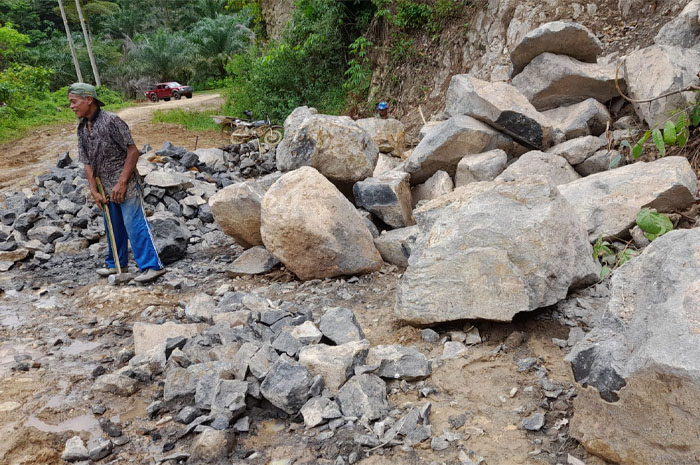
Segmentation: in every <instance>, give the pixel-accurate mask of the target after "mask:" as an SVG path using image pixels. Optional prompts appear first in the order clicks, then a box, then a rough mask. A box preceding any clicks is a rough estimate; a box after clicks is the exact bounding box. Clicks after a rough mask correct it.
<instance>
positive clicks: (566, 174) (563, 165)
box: [496, 150, 581, 186]
mask: <svg viewBox="0 0 700 465" xmlns="http://www.w3.org/2000/svg"><path fill="white" fill-rule="evenodd" d="M533 176H542V177H544V178H546V179H547V180H548V181H549V182H550V183H552V184H553V185H555V186H558V185H560V184H568V183H570V182H572V181H575V180H577V179H579V178H580V177H581V176H579V175H578V173H576V171H575V170H574V169H573V168H572V166H571V165H570V164H569V162H567V161H566V159H565V158H563V157H560V156H559V155H554V154H552V153H544V152H539V151H537V150H533V151H532V152H527V153H526V154H525V155H521V156H520V158H518V159H517V160H516V161H515V163H513V164H511V165H510V166H508V168H506V169H505V171H503V172H502V173H501V174H500V175H498V177H497V178H496V181H517V180H521V179H526V178H529V177H533Z"/></svg>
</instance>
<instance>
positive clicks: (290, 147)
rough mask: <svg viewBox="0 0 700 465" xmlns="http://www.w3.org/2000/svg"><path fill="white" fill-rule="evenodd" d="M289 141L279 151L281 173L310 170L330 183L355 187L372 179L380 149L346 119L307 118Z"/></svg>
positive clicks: (337, 117) (278, 163)
mask: <svg viewBox="0 0 700 465" xmlns="http://www.w3.org/2000/svg"><path fill="white" fill-rule="evenodd" d="M288 138H289V141H288V142H286V143H284V144H280V145H279V146H278V147H277V155H276V156H277V167H278V168H279V170H280V171H292V170H295V169H297V168H300V167H302V166H311V167H313V168H315V169H317V170H318V171H319V172H320V173H322V174H323V175H324V176H325V177H326V178H328V179H329V180H331V181H334V182H340V183H355V182H357V181H361V180H363V179H365V178H368V177H370V176H372V172H373V171H374V166H375V165H376V164H377V155H378V154H379V148H378V147H377V145H376V144H375V143H374V141H373V140H372V138H371V137H370V136H369V134H367V132H365V131H364V130H363V129H362V128H360V126H358V125H357V123H355V122H354V121H353V120H352V119H350V118H349V117H347V116H329V115H310V116H307V117H306V118H304V119H303V121H302V122H301V124H300V125H299V127H298V129H297V130H296V131H293V132H292V134H285V140H286V139H288ZM283 142H284V141H283Z"/></svg>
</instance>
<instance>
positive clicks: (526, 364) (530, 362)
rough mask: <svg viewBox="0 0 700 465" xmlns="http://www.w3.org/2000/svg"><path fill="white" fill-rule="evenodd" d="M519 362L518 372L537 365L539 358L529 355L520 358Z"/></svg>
mask: <svg viewBox="0 0 700 465" xmlns="http://www.w3.org/2000/svg"><path fill="white" fill-rule="evenodd" d="M517 363H518V373H522V372H524V371H527V370H529V369H530V368H532V367H534V366H535V365H537V359H536V358H535V357H527V358H524V359H522V360H518V362H517Z"/></svg>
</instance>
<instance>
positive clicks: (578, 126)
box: [543, 98, 612, 140]
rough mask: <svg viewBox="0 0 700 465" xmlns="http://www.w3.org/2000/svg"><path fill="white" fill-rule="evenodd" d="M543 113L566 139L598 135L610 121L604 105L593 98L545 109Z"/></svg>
mask: <svg viewBox="0 0 700 465" xmlns="http://www.w3.org/2000/svg"><path fill="white" fill-rule="evenodd" d="M543 114H544V115H545V116H546V117H547V118H549V120H550V121H551V122H552V126H554V128H555V129H558V130H560V131H562V132H563V133H564V136H565V138H566V139H567V140H569V139H574V138H577V137H583V136H588V135H591V136H599V135H601V134H603V133H604V132H605V128H606V127H607V125H608V123H609V122H610V121H612V118H611V117H610V112H608V109H607V108H606V107H605V105H603V104H602V103H600V102H599V101H597V100H596V99H593V98H589V99H587V100H584V101H583V102H581V103H576V104H574V105H570V106H568V107H559V108H554V109H552V110H547V111H545V112H543Z"/></svg>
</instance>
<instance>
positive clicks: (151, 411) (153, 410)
mask: <svg viewBox="0 0 700 465" xmlns="http://www.w3.org/2000/svg"><path fill="white" fill-rule="evenodd" d="M162 408H163V402H162V401H160V400H156V401H155V402H151V403H150V404H149V405H148V407H146V413H147V414H148V416H149V417H151V418H153V417H155V416H156V415H157V414H158V412H160V410H161V409H162Z"/></svg>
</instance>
